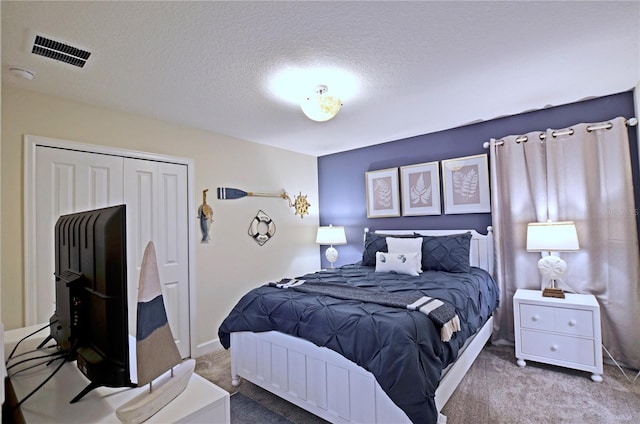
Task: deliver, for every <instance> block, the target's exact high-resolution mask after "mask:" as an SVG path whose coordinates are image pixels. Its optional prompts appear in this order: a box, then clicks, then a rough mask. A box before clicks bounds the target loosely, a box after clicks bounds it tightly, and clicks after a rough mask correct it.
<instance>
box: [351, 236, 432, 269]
mask: <svg viewBox="0 0 640 424" xmlns="http://www.w3.org/2000/svg"><path fill="white" fill-rule="evenodd" d="M387 237H394V238H415V237H420V236H419V235H413V234H407V235H404V234H402V235H389V234H375V233H373V232H371V231H369V232H367V233H366V235H365V239H364V251H363V252H362V265H364V266H376V252H387Z"/></svg>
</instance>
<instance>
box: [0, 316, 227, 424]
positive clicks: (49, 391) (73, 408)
mask: <svg viewBox="0 0 640 424" xmlns="http://www.w3.org/2000/svg"><path fill="white" fill-rule="evenodd" d="M42 326H43V325H39V326H33V327H30V328H21V329H16V330H10V331H7V332H5V345H4V347H5V352H6V353H8V352H11V350H12V349H13V347H14V346H15V344H16V343H17V341H18V340H20V339H21V338H22V337H24V336H26V335H27V334H29V333H30V332H32V331H34V330H36V329H38V328H40V327H42ZM43 337H44V335H42V336H40V337H38V335H35V336H33V337H31V338H30V339H27V340H25V341H24V342H22V343H21V344H20V347H18V349H17V351H16V354H19V353H22V352H27V351H29V350H32V349H34V348H35V347H36V346H37V345H38V343H40V342H41V341H42V338H43ZM27 365H28V364H27ZM16 368H17V367H16ZM15 371H16V370H15V369H12V370H11V374H13V373H14V372H15ZM51 372H52V370H51V369H50V367H46V366H45V365H42V366H39V367H36V368H34V369H31V370H28V371H24V372H21V373H19V374H17V375H15V376H13V377H11V379H10V383H11V384H12V385H13V388H14V390H15V393H16V398H17V400H18V401H20V400H21V399H23V398H24V397H25V396H26V395H27V394H29V392H31V390H33V389H34V388H35V387H36V386H37V385H38V384H40V383H41V382H42V381H43V380H44V379H46V378H47V377H48V376H50V375H51ZM86 384H87V379H86V377H85V376H84V375H83V374H82V372H81V371H80V369H78V367H77V365H76V363H75V361H67V362H65V363H64V365H63V366H62V367H61V369H60V371H59V372H58V373H57V374H56V375H55V376H53V378H51V380H50V381H48V382H47V383H46V384H45V385H44V386H42V388H40V390H38V391H37V392H36V393H35V394H34V395H33V396H32V397H31V398H29V399H27V400H26V401H25V402H24V403H23V404H22V405H21V407H20V411H21V412H22V415H23V416H24V419H25V421H26V422H27V423H28V422H51V423H53V422H56V423H68V424H72V423H78V424H80V423H82V424H86V423H88V422H91V423H117V422H119V421H118V418H117V417H116V414H115V410H116V409H117V408H118V407H120V406H121V405H122V404H124V403H126V402H127V401H129V400H131V399H133V398H134V397H136V396H137V395H138V394H140V393H142V392H143V391H144V390H148V387H135V388H129V387H116V388H113V387H104V386H99V387H91V388H90V386H91V385H89V386H88V387H85V386H86ZM83 387H84V390H83ZM79 390H81V392H80V393H81V394H82V395H83V396H84V397H83V396H80V395H78V396H79V397H80V398H82V399H81V400H80V401H79V402H76V403H71V404H70V403H69V401H68V399H70V398H71V396H73V394H74V393H77V392H78V391H79ZM78 396H76V397H78ZM148 422H149V423H175V422H180V423H203V422H206V423H215V424H218V423H220V424H229V423H230V409H229V393H228V392H226V391H224V390H222V389H221V388H219V387H218V386H216V385H214V384H213V383H211V382H209V381H207V380H205V379H204V378H202V377H201V376H199V375H197V374H195V373H194V374H193V375H192V376H191V379H190V380H189V385H188V386H187V388H186V389H185V391H184V392H182V393H181V394H180V395H178V397H176V398H175V399H174V400H173V401H171V402H170V403H169V404H168V405H167V406H166V407H164V408H163V409H161V410H160V411H159V412H158V413H157V414H156V415H154V416H152V417H151V418H150V419H149V421H148Z"/></svg>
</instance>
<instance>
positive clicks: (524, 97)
mask: <svg viewBox="0 0 640 424" xmlns="http://www.w3.org/2000/svg"><path fill="white" fill-rule="evenodd" d="M36 33H37V34H40V35H44V36H47V37H50V38H53V39H55V40H59V41H62V42H65V43H68V44H71V45H74V46H77V47H81V48H85V49H87V50H89V51H91V52H92V56H91V58H90V59H89V62H88V63H87V65H86V66H85V67H84V68H83V69H79V68H74V67H73V66H70V65H67V64H64V63H60V62H56V61H53V60H51V59H47V58H43V57H40V56H36V55H33V54H31V53H30V50H29V48H28V43H29V39H30V37H32V36H33V34H36ZM15 65H18V66H22V67H25V68H27V69H29V70H31V71H33V72H35V78H34V79H33V80H31V81H28V80H24V79H20V78H17V77H15V76H13V75H11V74H9V73H8V67H9V66H15ZM639 80H640V3H639V2H637V1H632V2H614V1H604V2H592V1H589V2H571V1H570V2H549V1H545V2H456V1H449V2H117V1H109V2H14V1H2V82H3V83H5V84H9V85H12V86H16V87H21V88H25V89H29V90H33V91H38V92H42V93H47V94H51V95H56V96H62V97H66V98H70V99H74V100H78V101H82V102H87V103H91V104H96V105H99V106H104V107H108V108H113V109H118V110H122V111H126V112H130V113H136V114H142V115H145V116H150V117H154V118H158V119H163V120H166V121H170V122H174V123H178V124H183V125H187V126H190V127H196V128H201V129H205V130H210V131H215V132H217V133H222V134H227V135H230V136H233V137H237V138H239V139H244V140H250V141H254V142H257V143H262V144H267V145H272V146H277V147H281V148H284V149H288V150H293V151H297V152H302V153H307V154H310V155H316V156H320V155H325V154H329V153H334V152H339V151H344V150H349V149H353V148H357V147H362V146H366V145H371V144H376V143H382V142H386V141H391V140H397V139H400V138H405V137H410V136H414V135H419V134H425V133H430V132H435V131H439V130H443V129H448V128H452V127H456V126H460V125H465V124H468V123H470V122H475V121H478V120H487V119H492V118H495V117H498V116H503V115H512V114H517V113H521V112H524V111H527V110H532V109H540V108H544V107H546V106H548V105H559V104H565V103H570V102H574V101H578V100H581V99H584V98H587V97H592V96H601V95H606V94H613V93H618V92H621V91H626V90H629V89H632V88H634V87H635V86H636V84H637V83H638V81H639ZM318 84H325V85H327V86H328V87H329V91H330V93H331V94H333V95H337V96H341V97H342V98H343V106H342V109H341V111H340V113H339V114H338V115H337V116H336V118H334V119H333V120H331V121H328V122H324V123H318V122H313V121H310V120H309V119H307V118H306V117H305V116H304V115H303V114H302V112H301V110H300V108H299V106H298V105H297V104H296V101H297V98H298V97H300V98H302V97H303V96H304V95H305V94H306V92H303V91H305V90H309V91H313V87H315V86H316V85H318ZM278 90H285V91H287V92H286V93H284V94H282V93H280V91H278ZM298 91H301V92H300V93H299V94H297V92H298ZM292 93H293V94H294V95H293V96H292ZM497 136H499V135H497Z"/></svg>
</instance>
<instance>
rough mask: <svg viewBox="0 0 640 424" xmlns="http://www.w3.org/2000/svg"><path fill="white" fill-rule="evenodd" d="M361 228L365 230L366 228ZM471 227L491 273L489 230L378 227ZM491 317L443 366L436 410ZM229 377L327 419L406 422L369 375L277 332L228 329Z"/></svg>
mask: <svg viewBox="0 0 640 424" xmlns="http://www.w3.org/2000/svg"><path fill="white" fill-rule="evenodd" d="M365 231H368V230H367V229H365ZM466 231H471V234H472V238H471V249H470V261H471V265H473V266H477V267H480V268H483V269H485V270H487V271H488V272H489V273H490V274H492V273H493V234H492V229H491V227H488V228H487V235H482V234H480V233H478V232H476V231H474V230H415V231H414V230H378V231H376V232H377V233H381V234H393V235H400V234H412V233H414V232H417V233H420V234H422V235H447V234H458V233H462V232H466ZM492 328H493V317H491V318H489V320H488V321H487V322H486V323H485V325H484V326H483V327H482V328H481V329H480V330H478V332H477V333H476V334H475V335H474V336H473V338H471V339H470V340H468V341H467V343H466V344H465V347H464V348H463V349H462V350H461V352H460V353H459V355H458V358H457V359H456V361H455V362H454V363H453V364H451V365H450V366H449V367H447V369H445V370H444V371H443V375H442V377H441V380H440V384H439V386H438V389H437V390H436V397H435V400H436V407H437V409H438V411H440V410H441V409H442V407H443V406H444V405H445V404H446V403H447V401H448V400H449V398H450V397H451V395H452V394H453V391H454V390H455V389H456V387H458V384H460V381H462V378H463V377H464V375H465V374H466V373H467V371H468V370H469V368H470V367H471V365H472V364H473V361H474V360H475V359H476V357H477V356H478V354H479V353H480V351H481V350H482V348H483V347H484V345H485V344H486V343H487V341H488V340H489V339H490V337H491V332H492ZM231 377H232V383H233V385H234V386H237V385H239V384H240V378H244V379H246V380H248V381H250V382H252V383H254V384H256V385H258V386H260V387H262V388H264V389H266V390H268V391H270V392H272V393H274V394H276V395H277V396H279V397H281V398H283V399H285V400H287V401H289V402H291V403H293V404H295V405H297V406H299V407H301V408H303V409H305V410H307V411H309V412H311V413H312V414H315V415H317V416H319V417H321V418H323V419H325V420H328V421H330V422H332V423H409V422H410V420H409V418H408V417H407V415H406V414H405V413H404V411H402V410H401V409H400V408H399V407H398V406H396V405H395V404H394V403H393V401H391V399H390V398H389V396H387V394H386V393H385V392H384V391H383V390H382V388H380V385H379V384H378V382H377V381H376V379H375V377H374V376H373V374H371V373H370V372H369V371H367V370H365V369H364V368H362V367H360V366H358V365H356V364H355V363H354V362H352V361H350V360H348V359H346V358H345V357H344V356H342V355H340V354H338V353H336V352H334V351H333V350H331V349H328V348H324V347H318V346H316V345H315V344H313V343H311V342H309V341H307V340H304V339H300V338H297V337H293V336H289V335H287V334H283V333H279V332H277V331H269V332H264V333H252V332H236V333H231Z"/></svg>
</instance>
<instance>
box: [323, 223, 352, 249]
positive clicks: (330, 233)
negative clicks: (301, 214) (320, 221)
mask: <svg viewBox="0 0 640 424" xmlns="http://www.w3.org/2000/svg"><path fill="white" fill-rule="evenodd" d="M316 243H318V244H328V245H334V244H347V237H346V235H345V233H344V227H342V226H337V227H334V226H333V225H329V226H328V227H318V235H317V236H316Z"/></svg>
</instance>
